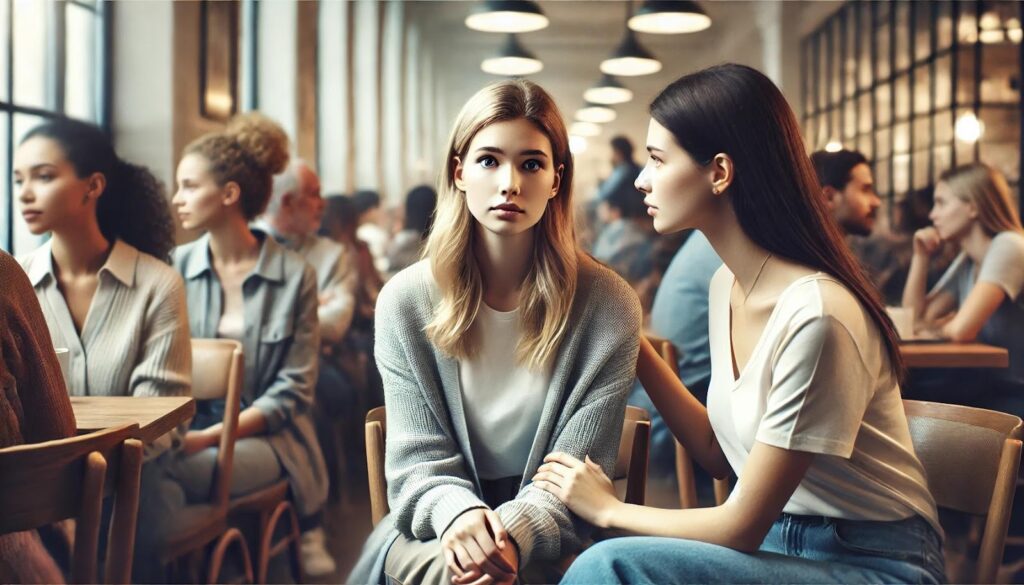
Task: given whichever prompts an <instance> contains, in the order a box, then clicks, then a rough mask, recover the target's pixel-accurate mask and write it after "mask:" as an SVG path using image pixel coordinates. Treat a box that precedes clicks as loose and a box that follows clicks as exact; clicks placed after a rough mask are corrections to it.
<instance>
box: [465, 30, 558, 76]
mask: <svg viewBox="0 0 1024 585" xmlns="http://www.w3.org/2000/svg"><path fill="white" fill-rule="evenodd" d="M480 69H483V71H484V72H485V73H490V74H491V75H506V76H509V77H520V76H523V75H532V74H534V73H537V72H538V71H540V70H541V69H544V63H543V62H541V60H540V59H538V58H537V56H536V55H534V54H533V53H531V52H529V51H527V50H526V47H523V45H522V44H521V43H520V42H519V38H518V37H516V35H515V34H511V33H510V34H509V35H508V38H507V39H505V46H503V47H502V48H501V51H500V52H499V53H498V55H497V56H495V57H490V58H488V59H484V61H483V63H481V64H480Z"/></svg>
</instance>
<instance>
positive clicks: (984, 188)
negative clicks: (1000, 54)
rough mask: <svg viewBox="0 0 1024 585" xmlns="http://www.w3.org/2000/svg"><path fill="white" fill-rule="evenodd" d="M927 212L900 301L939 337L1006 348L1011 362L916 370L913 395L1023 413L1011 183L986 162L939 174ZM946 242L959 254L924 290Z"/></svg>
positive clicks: (1023, 251)
mask: <svg viewBox="0 0 1024 585" xmlns="http://www.w3.org/2000/svg"><path fill="white" fill-rule="evenodd" d="M929 217H930V219H931V220H932V225H931V226H929V227H926V228H922V229H920V230H918V231H917V232H916V233H915V234H914V257H913V260H912V261H911V264H910V275H909V276H908V277H907V286H906V288H905V289H904V292H903V306H904V307H910V308H912V309H913V310H914V317H915V321H916V322H917V323H918V324H919V325H920V327H919V328H922V329H925V330H929V331H930V332H932V333H934V334H935V335H937V336H938V337H941V338H944V339H951V340H953V341H957V342H968V341H973V340H975V339H977V340H979V341H981V342H983V343H987V344H990V345H995V346H999V347H1005V348H1006V349H1007V350H1008V351H1009V354H1010V366H1009V368H1006V369H995V370H989V369H978V370H971V369H962V370H955V371H953V372H947V371H938V372H936V371H932V372H922V371H916V372H912V374H913V378H912V379H911V384H909V386H910V390H911V392H909V393H908V394H911V395H913V396H914V397H920V398H923V399H930V400H937V401H941V402H954V403H958V404H967V405H972V406H981V407H983V408H991V409H994V410H1001V411H1004V412H1010V413H1013V414H1016V415H1018V416H1021V415H1024V335H1022V332H1024V295H1022V294H1021V293H1022V291H1024V229H1022V228H1021V222H1020V217H1019V216H1018V214H1017V210H1016V208H1015V206H1014V202H1013V198H1012V196H1011V192H1010V187H1009V185H1008V184H1007V182H1006V179H1005V178H1004V177H1003V175H1002V173H1000V172H999V171H997V170H995V169H994V168H992V167H989V166H988V165H985V164H983V163H972V164H968V165H963V166H960V167H957V168H954V169H952V170H949V171H946V172H945V173H943V174H942V175H941V176H940V178H939V182H938V184H937V185H936V187H935V205H934V207H933V208H932V211H931V214H930V216H929ZM943 242H950V243H952V244H953V245H954V246H955V247H956V248H957V249H958V250H959V251H960V253H959V255H958V256H957V257H956V259H955V260H954V261H953V263H952V264H951V265H950V266H949V268H948V269H947V270H946V273H945V274H944V275H943V276H942V278H941V279H940V280H939V282H938V284H936V285H935V287H934V288H932V289H931V291H929V292H926V291H927V289H926V286H927V275H928V268H929V264H930V262H931V257H932V256H933V255H934V254H936V252H938V251H939V248H940V246H941V244H942V243H943Z"/></svg>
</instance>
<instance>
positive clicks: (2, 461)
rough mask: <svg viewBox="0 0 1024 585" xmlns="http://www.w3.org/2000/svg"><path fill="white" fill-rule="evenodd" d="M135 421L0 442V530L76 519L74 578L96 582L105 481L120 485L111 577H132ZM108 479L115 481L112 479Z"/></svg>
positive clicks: (138, 446)
mask: <svg viewBox="0 0 1024 585" xmlns="http://www.w3.org/2000/svg"><path fill="white" fill-rule="evenodd" d="M137 430H138V425H134V424H133V425H125V426H122V427H118V428H111V429H105V430H102V431H96V432H94V433H89V434H87V435H81V436H78V437H72V438H68V439H59V440H55V441H47V442H44V443H35V444H30V445H18V446H15V447H8V448H6V449H0V502H7V503H8V504H9V505H7V506H5V509H4V512H3V514H0V534H7V533H10V532H20V531H23V530H34V529H36V528H39V527H41V526H45V525H48V524H51V523H53V522H57V521H60V520H64V519H67V518H75V519H76V522H75V544H74V552H73V559H72V566H71V578H72V581H73V582H75V583H96V582H97V578H96V577H97V576H96V559H97V549H98V545H99V533H100V522H101V517H102V513H103V495H104V488H105V487H109V486H111V485H114V486H115V489H116V492H115V496H114V497H115V501H114V515H113V517H112V520H111V530H110V534H109V538H108V543H109V544H108V546H107V559H106V582H107V583H128V582H129V580H130V576H131V562H132V549H133V545H134V541H135V519H136V512H137V510H138V505H139V473H140V470H141V467H142V443H141V442H139V441H138V440H137V439H133V438H131V437H132V436H133V435H134V433H135V432H136V431H137ZM108 480H110V481H108Z"/></svg>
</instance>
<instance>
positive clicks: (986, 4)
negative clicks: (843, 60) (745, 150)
mask: <svg viewBox="0 0 1024 585" xmlns="http://www.w3.org/2000/svg"><path fill="white" fill-rule="evenodd" d="M1022 22H1024V2H1012V1H1008V0H953V1H950V2H934V3H932V2H913V1H911V0H895V1H894V2H867V1H862V0H852V1H850V2H847V4H846V5H845V6H844V7H843V8H842V9H840V10H839V11H838V12H836V13H835V14H834V15H833V16H831V17H830V18H829V19H828V20H826V21H825V22H823V23H822V24H821V26H819V27H818V29H817V30H815V31H813V32H812V33H811V34H810V35H808V36H807V37H805V38H804V39H803V42H802V44H801V46H802V50H803V52H804V55H803V56H802V57H803V59H804V63H806V64H808V65H810V66H809V67H805V68H804V70H805V71H806V74H807V77H808V79H805V80H804V87H805V88H807V89H808V91H805V93H804V120H803V123H804V136H805V139H806V140H807V143H808V145H809V146H810V148H811V149H812V150H819V149H822V148H824V147H825V144H826V143H827V142H829V141H832V140H840V141H841V143H842V144H843V146H844V147H846V148H856V149H858V150H860V151H862V152H863V153H864V154H865V156H867V157H868V158H873V159H874V161H873V162H874V171H875V179H876V181H875V182H876V184H877V186H878V192H879V194H880V195H881V196H882V197H883V198H888V199H890V200H899V199H901V198H902V197H904V196H905V195H906V192H907V190H909V189H920V188H924V187H928V186H929V185H933V184H934V182H935V178H936V177H937V176H938V175H939V174H940V173H942V172H943V171H945V170H947V169H949V168H951V167H952V166H954V165H959V164H964V163H968V162H972V161H975V160H981V161H984V162H986V163H988V164H991V165H992V166H994V167H996V168H997V169H999V170H1000V171H1002V172H1003V173H1004V174H1006V177H1007V179H1008V180H1009V182H1010V184H1011V186H1013V187H1017V185H1018V184H1019V182H1020V173H1021V166H1022V165H1021V160H1022V157H1024V154H1022V150H1024V149H1022V142H1021V116H1020V111H1021V93H1020V80H1021V79H1022V78H1024V75H1022V74H1024V64H1022V63H1021V59H1020V54H1021V51H1020V48H1021V47H1020V44H1021V42H1022V37H1024V32H1022V28H1021V23H1022ZM837 31H842V36H843V37H845V39H846V40H845V43H844V46H846V47H847V52H848V54H850V55H855V56H854V57H849V59H850V63H849V64H848V69H847V70H846V71H839V70H837V69H836V68H831V69H829V68H826V67H820V66H818V67H815V66H813V64H815V63H820V62H821V61H819V60H818V59H821V56H824V55H827V54H828V53H827V52H826V50H827V48H828V47H832V46H834V45H835V43H842V42H843V39H841V38H840V35H839V33H838V32H837ZM851 38H853V39H855V41H857V42H853V43H851V42H850V39H851ZM826 75H832V76H835V75H843V76H846V77H848V79H847V80H844V81H841V82H840V83H852V82H853V81H854V80H856V89H855V90H854V91H848V92H843V93H842V95H841V97H840V99H839V101H838V103H832V102H830V101H829V102H826V100H823V99H822V95H821V93H817V94H816V93H814V92H815V90H816V91H819V92H824V89H823V88H830V87H832V86H833V85H834V84H835V83H836V80H834V79H825V78H824V77H823V76H826ZM828 108H836V109H837V110H838V111H841V112H844V118H843V121H844V131H843V132H842V133H841V134H837V133H835V132H834V131H832V130H831V129H830V128H829V127H827V126H826V127H825V128H824V129H823V127H822V122H821V114H822V113H823V111H827V109H828ZM964 116H967V117H971V116H973V117H975V118H976V119H977V120H979V121H980V122H981V124H982V126H983V128H984V130H983V132H982V134H981V136H980V138H979V139H977V140H975V141H965V140H963V139H962V136H961V137H958V136H957V134H956V132H954V128H955V124H956V121H957V120H958V119H960V118H961V117H964ZM854 129H855V130H856V132H855V136H853V134H854V132H853V130H854ZM1015 191H1016V189H1015Z"/></svg>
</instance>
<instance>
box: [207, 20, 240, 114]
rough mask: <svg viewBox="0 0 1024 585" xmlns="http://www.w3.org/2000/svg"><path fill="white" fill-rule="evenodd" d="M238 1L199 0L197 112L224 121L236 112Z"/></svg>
mask: <svg viewBox="0 0 1024 585" xmlns="http://www.w3.org/2000/svg"><path fill="white" fill-rule="evenodd" d="M239 11H240V3H239V1H238V0H202V1H201V7H200V27H199V28H200V36H199V112H200V114H201V115H202V116H203V117H204V118H207V119H210V120H216V121H219V122H226V121H227V120H229V119H230V118H231V117H232V116H233V115H234V114H235V113H236V112H237V111H238V20H239Z"/></svg>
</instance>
